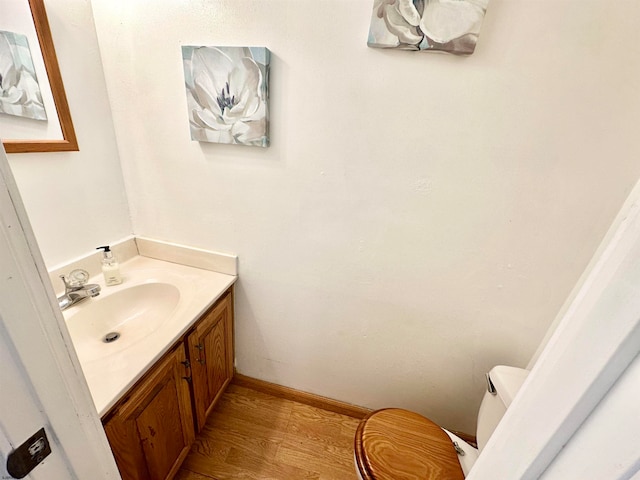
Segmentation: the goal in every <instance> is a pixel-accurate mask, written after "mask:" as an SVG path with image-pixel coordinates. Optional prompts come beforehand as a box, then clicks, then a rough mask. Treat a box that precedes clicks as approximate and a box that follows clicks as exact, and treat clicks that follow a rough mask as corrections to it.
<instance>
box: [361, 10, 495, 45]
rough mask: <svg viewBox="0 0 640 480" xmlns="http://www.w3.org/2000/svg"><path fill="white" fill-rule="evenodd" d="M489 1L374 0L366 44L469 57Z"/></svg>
mask: <svg viewBox="0 0 640 480" xmlns="http://www.w3.org/2000/svg"><path fill="white" fill-rule="evenodd" d="M488 3H489V0H374V2H373V12H372V15H371V26H370V28H369V40H368V41H367V44H368V45H369V46H370V47H374V48H396V49H402V50H424V51H440V52H448V53H453V54H457V55H470V54H472V53H473V52H474V50H475V48H476V42H477V40H478V35H479V34H480V27H481V26H482V20H483V19H484V14H485V12H486V10H487V4H488Z"/></svg>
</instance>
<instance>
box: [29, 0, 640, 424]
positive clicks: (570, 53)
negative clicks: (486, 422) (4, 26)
mask: <svg viewBox="0 0 640 480" xmlns="http://www.w3.org/2000/svg"><path fill="white" fill-rule="evenodd" d="M59 1H60V0H59ZM371 6H372V2H371V0H349V1H348V0H325V1H318V0H269V1H258V0H211V1H208V2H202V1H198V0H186V1H182V2H174V1H171V0H153V1H151V0H148V1H142V0H140V1H136V2H131V1H129V0H93V8H94V12H95V18H96V27H97V31H98V38H99V42H100V49H101V53H102V58H103V62H104V70H105V75H106V82H107V86H108V89H109V95H110V101H111V106H112V112H113V116H114V122H115V125H116V133H117V137H118V147H119V152H120V156H121V159H122V163H123V169H124V176H125V183H126V185H127V191H128V193H129V198H130V205H131V211H132V217H133V225H134V231H135V233H136V234H140V235H145V236H150V237H155V238H159V239H165V240H169V241H175V242H179V243H185V244H189V245H193V246H197V247H203V248H207V249H213V250H218V251H223V252H232V253H236V254H238V255H239V258H240V283H239V285H238V289H237V310H236V313H237V323H236V328H237V329H236V348H237V367H238V370H239V371H240V372H241V373H244V374H246V375H250V376H255V377H258V378H262V379H265V380H269V381H273V382H276V383H279V384H283V385H288V386H291V387H294V388H298V389H301V390H305V391H310V392H316V393H319V394H322V395H326V396H329V397H333V398H337V399H340V400H344V401H348V402H353V403H356V404H360V405H365V406H369V407H381V406H392V405H397V406H404V407H407V408H411V409H414V410H417V411H420V412H422V413H425V414H427V415H430V416H431V417H432V418H433V419H434V420H435V421H438V422H440V423H441V424H444V425H446V426H448V427H450V428H456V429H461V430H465V431H469V432H472V431H473V430H474V427H475V415H476V409H477V406H478V404H479V401H480V398H481V395H482V390H483V388H484V379H483V374H484V372H485V371H487V370H488V369H489V368H490V367H491V366H492V365H494V364H497V363H505V364H511V365H516V366H524V365H526V363H527V361H528V360H529V358H530V357H531V355H532V354H533V352H534V351H535V349H536V346H537V345H538V343H539V342H540V340H541V338H542V337H543V335H544V333H545V330H546V328H547V327H548V325H549V324H550V322H551V321H552V320H553V318H554V316H555V315H556V313H557V312H558V310H559V308H560V306H561V305H562V302H563V300H564V299H565V297H566V296H567V294H568V293H569V291H570V290H571V288H572V286H573V285H574V284H575V282H576V280H577V279H578V277H579V276H580V274H581V272H582V270H583V269H584V267H585V265H586V264H587V262H588V260H589V259H590V257H591V255H592V254H593V252H594V251H595V249H596V247H597V245H598V243H599V241H600V240H601V238H602V236H603V235H604V233H605V231H606V230H607V227H608V226H609V224H610V223H611V220H612V219H613V217H614V215H615V213H616V212H617V211H618V209H619V208H620V205H621V204H622V202H623V200H624V199H625V197H626V196H627V194H628V193H629V191H630V190H631V187H632V186H633V184H634V183H635V181H636V179H637V178H638V176H639V175H640V164H639V163H638V162H637V159H638V156H639V154H640V140H638V136H637V135H636V129H637V125H638V124H639V123H640V97H639V96H638V95H637V88H636V85H637V78H638V73H640V55H639V50H638V49H639V45H640V31H638V29H637V25H636V22H635V19H637V18H638V15H639V14H640V4H639V3H638V2H635V1H618V2H610V3H607V4H605V3H603V2H601V1H599V0H588V1H585V0H581V1H577V0H575V1H557V0H545V1H536V2H529V1H526V0H509V1H506V0H492V2H491V3H490V6H489V11H488V13H487V17H486V21H485V25H484V27H483V32H482V34H481V38H480V41H479V44H478V47H477V49H476V53H475V54H474V55H473V56H471V57H469V58H457V57H451V56H444V55H435V54H428V53H420V54H414V53H408V52H387V51H381V50H373V49H368V48H367V47H366V38H367V30H368V24H369V17H370V12H371ZM181 45H264V46H266V47H268V48H270V49H271V51H272V75H271V118H272V123H271V127H272V137H271V140H272V141H271V145H272V146H271V147H270V148H269V149H266V150H263V149H259V148H250V147H237V146H236V147H234V146H221V145H214V144H199V143H197V142H192V141H191V140H190V138H189V130H188V124H187V113H186V97H185V92H184V80H183V73H182V65H181V52H180V46H181ZM63 75H64V72H63ZM28 201H29V199H28V198H27V203H29V202H28Z"/></svg>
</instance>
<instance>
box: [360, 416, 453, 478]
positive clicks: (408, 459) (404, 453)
mask: <svg viewBox="0 0 640 480" xmlns="http://www.w3.org/2000/svg"><path fill="white" fill-rule="evenodd" d="M355 450H356V463H357V464H358V469H359V470H360V475H361V476H362V478H363V479H364V480H417V479H420V480H436V479H441V480H464V473H463V472H462V467H461V466H460V462H459V461H458V454H457V453H456V450H455V448H454V447H453V443H452V442H451V439H450V438H449V437H448V435H447V434H446V433H445V432H444V431H443V430H442V429H441V428H440V427H439V426H438V425H436V424H435V423H433V422H432V421H431V420H429V419H427V418H425V417H423V416H422V415H419V414H417V413H414V412H410V411H408V410H402V409H398V408H387V409H384V410H377V411H375V412H373V413H371V414H369V415H368V416H367V417H366V418H364V419H363V420H362V421H361V422H360V425H359V426H358V430H357V432H356V439H355Z"/></svg>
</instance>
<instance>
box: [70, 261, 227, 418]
mask: <svg viewBox="0 0 640 480" xmlns="http://www.w3.org/2000/svg"><path fill="white" fill-rule="evenodd" d="M120 272H121V274H122V278H123V282H122V284H120V285H115V286H110V287H106V286H105V284H104V278H103V276H102V274H100V275H97V276H95V277H92V278H91V279H90V280H89V283H97V284H98V285H100V286H101V287H102V291H101V292H100V295H99V296H98V297H96V298H95V300H98V299H100V298H104V297H107V296H109V295H112V294H114V293H116V292H118V291H121V290H123V289H126V288H130V287H132V286H136V285H140V284H144V283H152V282H161V283H169V284H172V285H174V286H176V287H177V288H178V290H179V291H180V300H179V302H178V304H177V306H176V307H175V309H174V310H173V311H172V312H171V315H170V317H169V318H168V319H167V320H166V321H164V322H163V323H162V324H161V325H159V326H158V328H157V329H156V330H155V331H153V332H152V333H151V334H149V335H147V336H145V337H144V338H143V339H142V340H140V341H138V342H136V343H134V344H132V345H131V346H129V347H128V348H126V349H124V350H122V351H120V352H118V353H114V354H112V355H109V356H106V357H104V358H100V359H90V358H88V355H86V354H84V352H83V348H82V347H81V346H76V352H77V353H78V358H79V360H80V364H81V366H82V370H83V371H84V375H85V377H86V380H87V383H88V385H89V390H90V391H91V395H92V397H93V401H94V403H95V406H96V409H97V410H98V414H99V415H100V416H102V415H104V414H105V413H106V412H107V411H108V410H109V409H110V408H111V407H112V406H113V405H114V404H115V403H116V402H117V401H118V400H119V399H120V398H121V397H122V395H123V394H124V393H125V392H126V391H127V390H128V389H129V388H130V387H131V386H132V385H133V384H134V383H135V382H136V381H138V380H139V379H140V378H141V377H142V376H143V375H144V373H145V372H146V371H147V369H148V368H149V367H150V366H151V365H153V364H154V363H155V362H156V361H157V360H158V359H159V358H160V357H162V355H163V354H164V353H166V352H167V351H168V350H169V348H170V347H171V346H172V345H173V344H174V343H175V341H176V340H178V339H179V338H180V337H181V336H182V335H183V334H184V333H185V332H186V331H187V330H188V329H189V328H190V327H191V326H192V325H193V323H194V322H195V321H196V320H197V319H198V318H199V317H200V315H202V314H203V313H204V312H205V311H206V310H207V309H208V308H209V307H210V306H211V305H213V303H214V302H215V301H216V300H217V299H218V298H220V296H221V295H222V294H223V293H224V292H225V291H226V290H227V289H228V288H229V287H230V286H231V285H233V283H234V282H235V281H236V279H237V277H236V276H234V275H226V274H222V273H217V272H212V271H209V270H203V269H199V268H194V267H187V266H184V265H179V264H177V263H170V262H165V261H162V260H156V259H153V258H148V257H142V256H137V257H134V258H132V259H131V260H128V261H127V262H124V263H121V264H120ZM95 300H94V299H88V300H85V301H83V302H81V303H79V304H77V305H75V306H73V307H71V308H68V309H67V310H65V311H64V312H63V314H64V317H65V319H66V320H67V321H68V320H69V319H70V318H71V317H72V316H73V315H74V314H75V313H77V312H79V311H80V310H81V309H82V308H83V306H85V305H89V304H90V303H91V302H92V301H95ZM72 340H74V341H75V339H73V335H72Z"/></svg>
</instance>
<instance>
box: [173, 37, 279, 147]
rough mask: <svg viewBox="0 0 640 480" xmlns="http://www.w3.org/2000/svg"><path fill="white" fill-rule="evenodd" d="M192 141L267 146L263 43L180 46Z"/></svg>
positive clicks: (266, 75) (266, 79)
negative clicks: (258, 44) (256, 44)
mask: <svg viewBox="0 0 640 480" xmlns="http://www.w3.org/2000/svg"><path fill="white" fill-rule="evenodd" d="M182 60H183V65H184V77H185V86H186V90H187V105H188V109H189V125H190V128H191V138H192V140H197V141H200V142H214V143H227V144H237V145H254V146H260V147H267V146H269V112H268V97H269V88H268V82H269V61H270V52H269V50H268V49H267V48H265V47H204V46H202V47H195V46H183V47H182Z"/></svg>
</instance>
